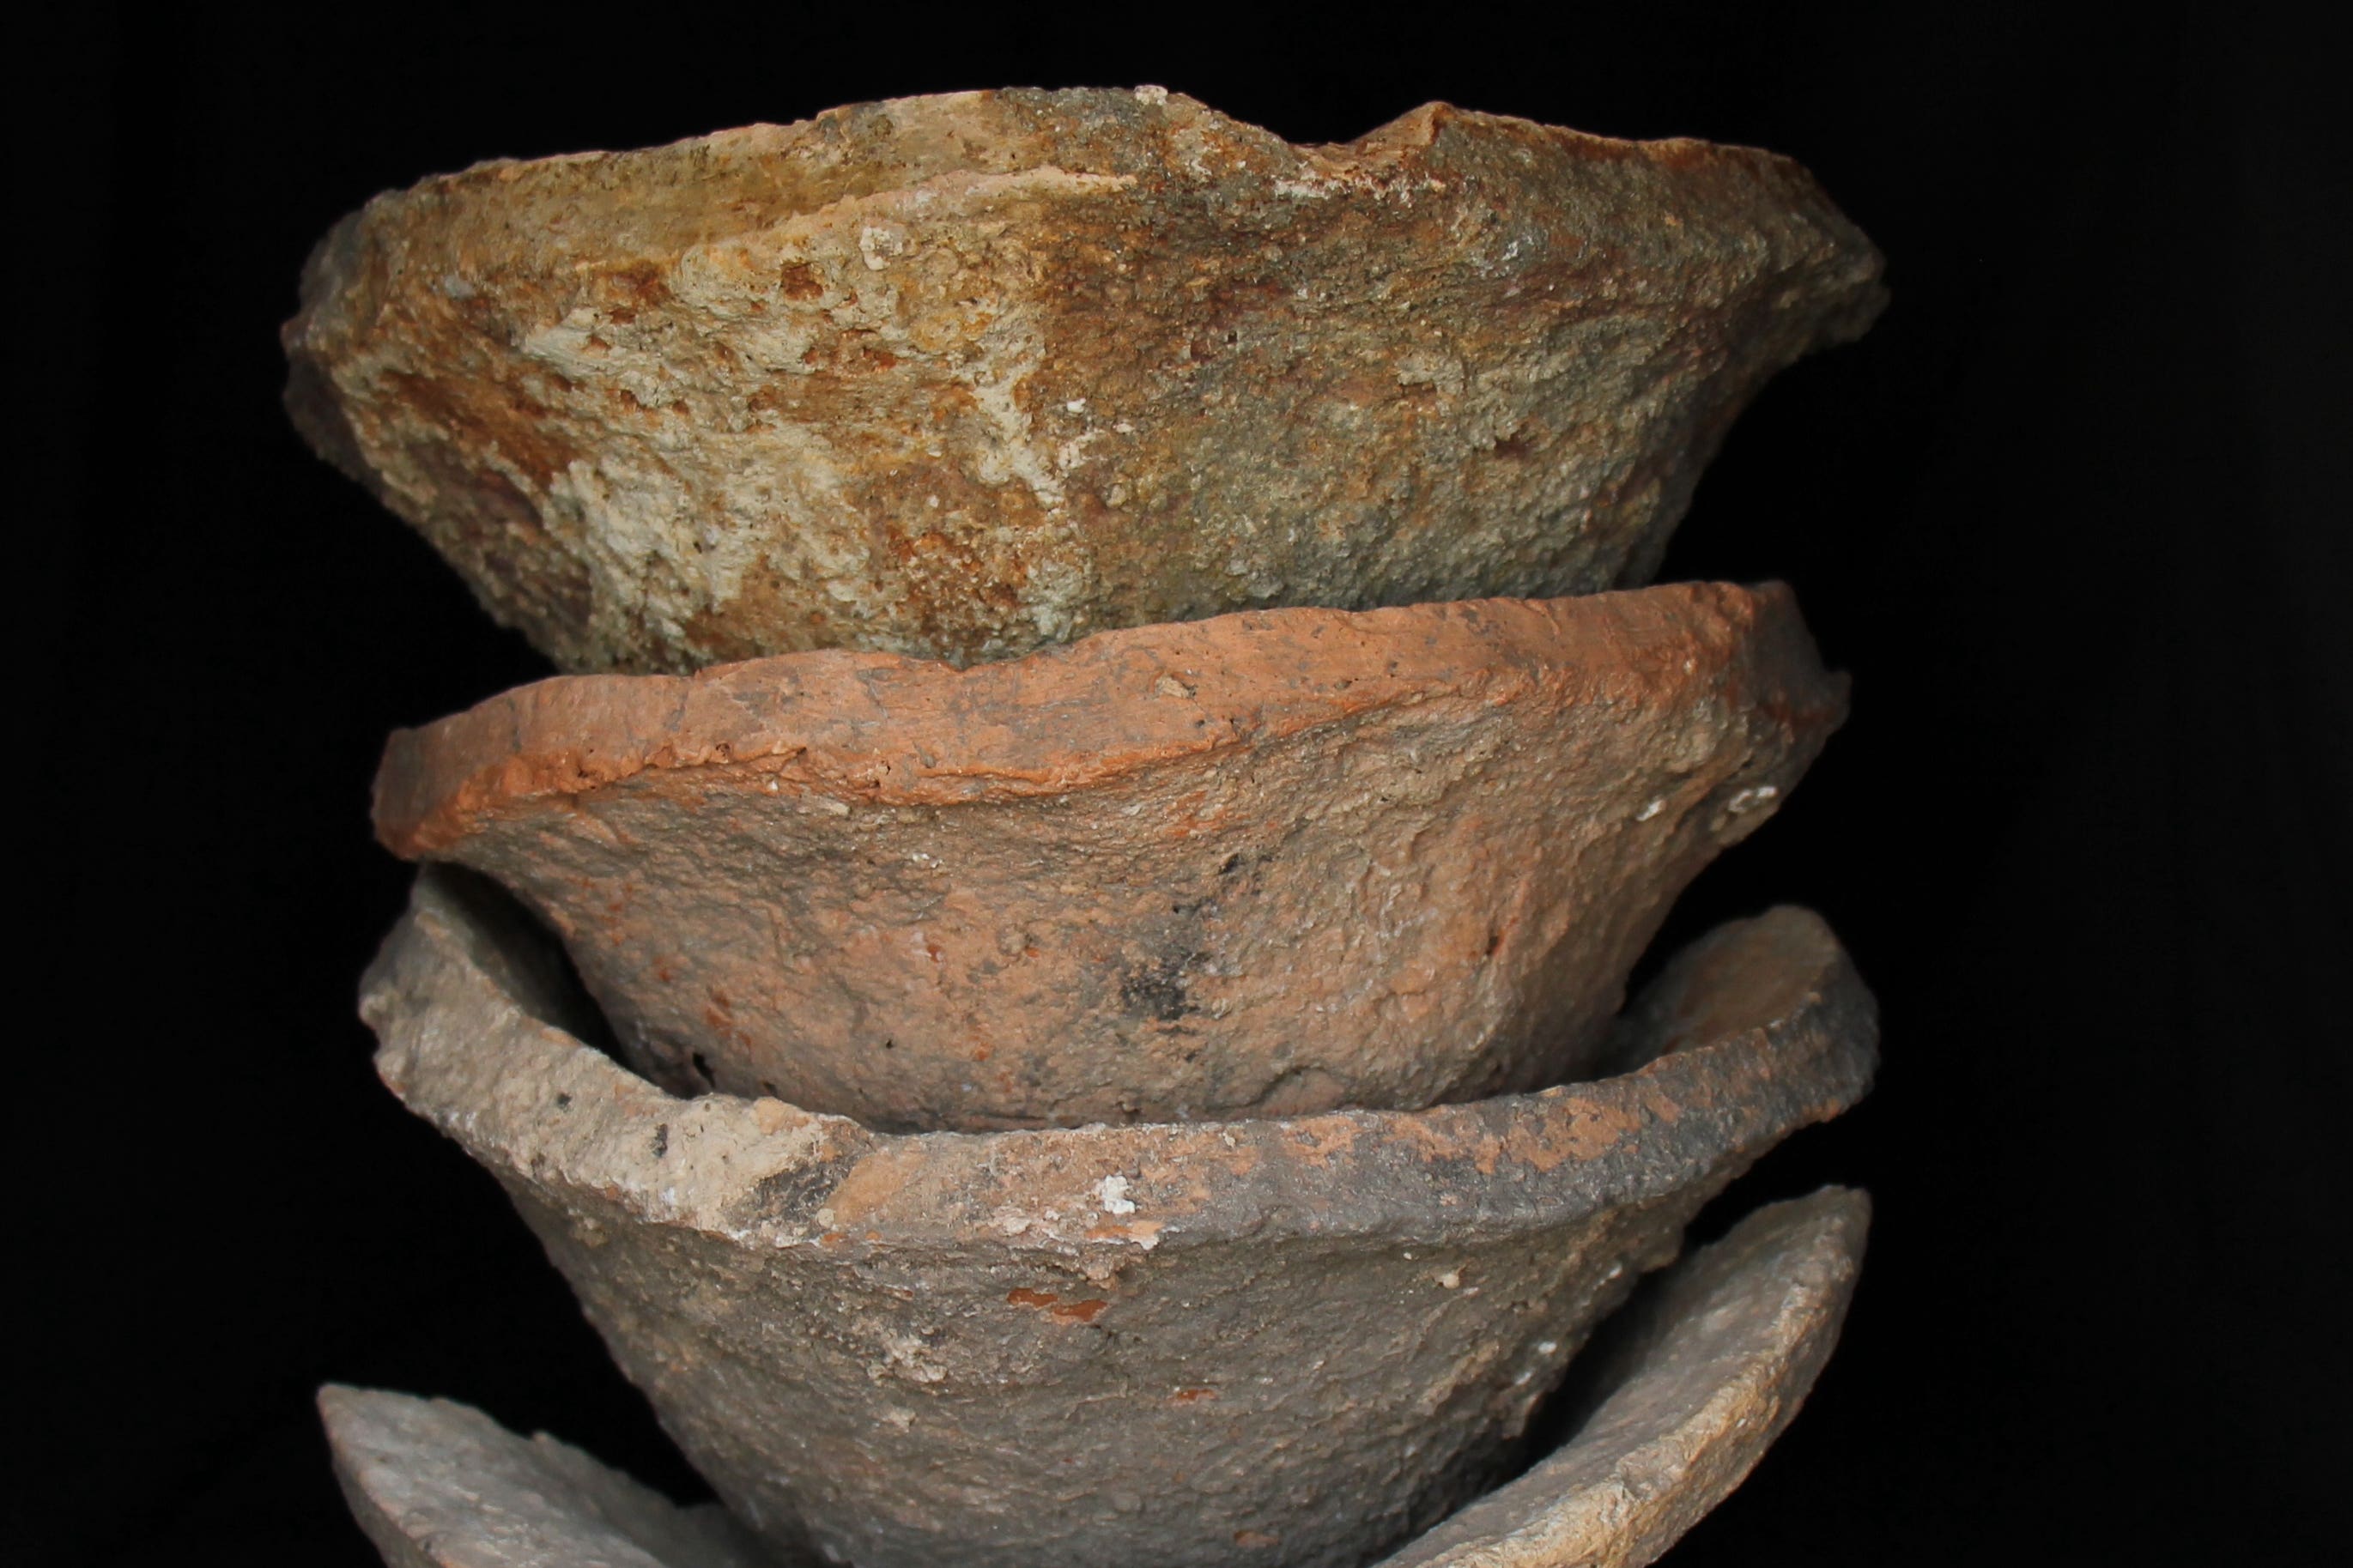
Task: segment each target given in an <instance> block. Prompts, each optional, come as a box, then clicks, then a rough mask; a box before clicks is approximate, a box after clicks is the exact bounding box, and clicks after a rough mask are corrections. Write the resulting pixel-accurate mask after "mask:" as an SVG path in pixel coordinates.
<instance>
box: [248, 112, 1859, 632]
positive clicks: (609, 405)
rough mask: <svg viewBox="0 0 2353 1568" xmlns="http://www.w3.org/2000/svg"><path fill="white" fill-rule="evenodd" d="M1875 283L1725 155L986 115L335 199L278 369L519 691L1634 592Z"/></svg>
mask: <svg viewBox="0 0 2353 1568" xmlns="http://www.w3.org/2000/svg"><path fill="white" fill-rule="evenodd" d="M1879 270H1880V258H1879V256H1878V254H1877V252H1876V251H1874V250H1873V247H1872V246H1871V245H1870V243H1869V242H1868V241H1867V240H1866V239H1865V238H1864V237H1862V235H1861V234H1860V233H1859V232H1857V231H1856V229H1855V228H1854V226H1852V224H1850V223H1849V222H1847V220H1846V219H1845V218H1844V217H1842V216H1841V215H1840V214H1839V213H1838V211H1837V210H1836V209H1835V208H1834V207H1833V206H1832V205H1831V203H1830V201H1829V200H1828V198H1827V197H1825V196H1824V195H1823V194H1822V192H1821V190H1820V187H1819V186H1818V185H1817V184H1815V182H1814V180H1813V179H1812V177H1811V176H1810V175H1809V174H1806V172H1805V171H1804V170H1803V169H1801V168H1799V166H1798V165H1797V164H1795V163H1791V162H1789V161H1788V160H1787V159H1785V158H1780V157H1776V156H1774V155H1772V154H1770V153H1761V152H1757V151H1755V150H1752V149H1748V148H1740V147H1720V146H1713V145H1710V144H1708V143H1706V142H1694V141H1685V140H1675V141H1664V142H1619V141H1611V140H1609V139H1607V138H1604V137H1599V136H1588V135H1584V134H1580V133H1579V132H1573V131H1566V130H1560V129H1556V128H1553V127H1549V126H1544V125H1537V124H1533V123H1530V122H1529V121H1523V120H1514V119H1508V118H1504V117H1501V116H1496V115H1489V114H1479V113H1472V112H1469V111H1466V110H1460V109H1455V108H1452V107H1450V106H1448V105H1445V104H1430V105H1426V106H1424V107H1423V108H1420V109H1417V110H1412V111H1411V112H1409V113H1408V114H1406V115H1404V116H1402V117H1401V118H1399V119H1398V120H1397V121H1393V122H1391V123H1390V124H1388V125H1385V126H1383V127H1381V128H1380V129H1379V130H1377V131H1374V132H1370V133H1368V134H1366V135H1365V136H1363V137H1361V138H1359V139H1358V140H1356V141H1355V142H1348V143H1345V144H1344V145H1335V146H1293V145H1292V144H1290V143H1289V142H1284V141H1282V139H1281V138H1279V137H1276V136H1274V135H1272V134H1271V133H1270V132H1265V131H1262V130H1260V129H1258V128H1256V127H1254V126H1250V125H1245V124H1242V123H1240V121H1234V120H1230V119H1229V118H1227V117H1225V116H1224V115H1221V114H1219V113H1217V112H1215V111H1214V110H1209V109H1208V108H1206V107H1204V106H1203V105H1201V104H1199V103H1197V102H1195V101H1194V100H1191V99H1188V98H1185V97H1183V96H1181V95H1179V94H1174V93H1168V92H1164V91H1161V90H1158V89H1137V90H1134V91H1124V90H1102V89H1082V90H1073V91H1063V92H1037V91H1026V90H1008V91H1001V92H967V93H956V94H951V95H947V96H944V97H934V98H913V99H902V100H894V101H891V102H884V103H870V104H862V105H859V106H857V107H854V108H847V109H839V110H831V111H829V112H828V113H825V114H821V115H819V116H818V117H817V118H816V119H814V120H810V121H804V122H801V123H798V124H794V125H785V126H773V125H757V126H751V127H748V128H745V129H743V130H737V131H725V132H719V133H717V134H715V135H711V136H705V137H702V138H698V139H696V140H693V141H690V142H679V143H677V144H675V145H672V146H667V147H658V148H652V149H649V150H646V151H641V152H631V153H580V154H575V155H572V156H566V157H557V158H546V159H541V160H538V161H536V162H532V163H514V162H501V163H483V164H480V165H478V166H477V167H474V168H471V169H469V170H467V171H465V172H464V173H462V174H449V175H444V176H440V177H438V178H434V179H429V180H427V181H425V182H424V183H422V184H418V185H417V186H415V187H413V188H411V189H409V190H406V191H400V192H394V193H388V194H386V195H379V196H377V197H376V198H375V200H373V201H371V202H370V203H368V204H367V205H366V206H365V207H364V209H362V210H361V211H359V212H358V213H355V214H353V216H350V217H348V218H346V219H345V220H344V221H343V223H342V224H341V225H339V226H337V227H336V228H335V229H334V230H333V231H332V233H331V234H329V235H328V236H327V237H326V238H325V239H324V240H323V241H322V243H321V244H320V246H319V247H318V249H317V251H316V252H315V253H314V255H313V256H312V257H311V261H310V264H309V266H308V267H307V268H306V269H305V272H304V275H303V282H302V300H301V310H300V312H299V313H298V314H297V315H296V316H295V317H294V319H293V320H292V321H290V322H288V323H287V325H286V328H285V331H284V334H283V335H284V342H285V347H286V353H287V355H288V359H289V362H290V369H291V375H290V383H289V386H288V405H289V407H290V411H291V413H292V415H293V416H294V419H295V421H296V423H297V424H298V425H299V426H301V430H302V431H303V433H304V435H305V436H306V437H308V438H309V440H310V441H311V445H312V446H313V447H316V448H317V449H318V450H319V451H320V452H321V453H322V454H323V455H325V456H326V457H328V458H331V459H332V461H334V462H335V463H336V464H338V465H339V466H340V467H342V468H344V469H345V470H346V471H348V472H349V473H351V474H352V475H353V476H354V477H355V478H357V479H360V480H362V481H363V482H364V483H365V484H366V485H367V486H368V487H369V488H370V489H372V490H373V491H374V492H375V495H377V496H378V497H379V498H380V499H381V500H383V501H384V502H385V504H386V505H388V506H390V507H391V508H392V509H393V510H395V511H396V512H398V513H399V514H400V515H401V516H402V517H404V518H406V520H407V521H409V522H411V523H412V524H414V525H415V526H416V527H417V529H418V530H419V531H421V532H422V533H423V534H424V535H425V537H426V538H427V539H428V540H430V541H431V542H432V543H433V544H434V546H435V547H436V548H437V549H438V550H439V551H440V552H441V553H442V554H443V555H444V556H445V557H447V558H448V560H449V561H450V562H451V563H452V564H453V565H455V566H456V567H457V569H458V570H459V572H460V573H461V574H464V576H465V577H466V579H467V581H468V582H469V583H470V584H472V586H473V588H474V590H475V593H476V594H477V595H478V596H479V597H480V600H481V601H482V603H483V604H484V605H486V606H487V607H488V608H489V609H490V610H491V613H492V614H493V615H495V616H498V617H499V618H500V619H501V621H503V622H505V623H507V624H509V625H512V626H518V627H520V628H521V629H522V631H523V632H524V633H525V634H526V635H527V636H528V637H531V638H532V640H533V642H534V643H536V644H537V645H538V646H539V647H542V648H543V649H544V650H545V651H546V652H547V653H548V654H549V655H550V656H551V657H552V658H554V660H555V661H556V663H557V664H558V665H559V666H560V667H562V668H566V669H570V670H575V671H583V670H601V669H629V670H665V669H667V670H680V669H689V668H699V667H701V666H703V665H707V664H711V663H713V662H720V661H725V660H733V659H742V658H754V657H758V656H762V655H767V654H776V653H788V652H794V651H797V650H801V649H806V648H812V647H859V648H871V649H882V650H887V651H892V652H900V653H908V654H917V655H923V656H929V657H936V658H945V659H949V660H951V661H953V662H955V663H965V662H970V661H973V660H977V659H987V658H1002V657H1006V656H1008V655H1012V654H1018V653H1020V652H1022V651H1024V650H1027V649H1029V648H1032V647H1039V646H1041V645H1044V644H1047V643H1052V642H1061V641H1067V640H1070V639H1072V638H1075V637H1080V636H1083V635H1084V634H1086V633H1088V632H1091V631H1097V630H1101V629H1103V628H1106V627H1113V626H1138V625H1146V624H1151V623H1155V622H1164V621H1174V620H1188V619H1195V618H1198V617H1201V616H1210V615H1216V614H1219V613H1222V612H1225V611H1228V610H1234V609H1243V608H1250V607H1252V606H1261V605H1333V606H1338V607H1343V608H1362V607H1367V606H1372V605H1398V604H1417V603H1424V602H1430V601H1436V600H1444V599H1465V598H1480V597H1487V596H1491V595H1514V596H1549V595H1565V594H1573V593H1587V592H1592V591H1595V590H1599V589H1604V588H1609V587H1618V586H1628V585H1633V584H1641V583H1643V582H1646V581H1648V580H1649V577H1650V575H1651V573H1652V572H1653V571H1655V570H1656V567H1657V564H1658V561H1659V558H1660V555H1661V553H1662V551H1663V550H1664V549H1665V545H1666V540H1667V536H1668V534H1669V532H1670V531H1672V528H1673V526H1674V524H1675V522H1676V521H1678V520H1679V519H1680V518H1681V516H1682V515H1683V510H1684V509H1685V506H1686V505H1687V503H1688V502H1689V500H1690V498H1691V494H1692V489H1693V486H1694V484H1695V483H1696V481H1697V479H1698V477H1699V474H1700V471H1701V469H1702V468H1703V467H1704V465H1705V463H1706V461H1707V459H1708V458H1710V457H1711V456H1712V455H1713V453H1714V452H1715V448H1716V446H1717V444H1718V442H1719V441H1720V439H1721V437H1722V436H1723V434H1724V432H1725V428H1726V426H1728V425H1729V424H1730V422H1731V421H1732V419H1733V418H1734V417H1735V416H1736V414H1737V413H1738V412H1739V410H1740V408H1741V407H1742V406H1743V405H1745V404H1746V402H1747V400H1748V399H1749V398H1750V397H1751V395H1754V394H1755V392H1756V391H1757V388H1758V386H1759V385H1761V384H1763V383H1764V381H1765V380H1766V379H1767V378H1768V377H1769V376H1770V375H1771V374H1773V373H1774V372H1776V371H1778V369H1780V368H1781V367H1782V366H1784V365H1786V364H1788V363H1789V362H1791V361H1793V360H1795V359H1797V358H1798V357H1799V356H1800V355H1802V354H1804V353H1807V352H1809V351H1810V350H1811V349H1814V348H1816V347H1819V346H1821V345H1823V344H1826V343H1831V342H1840V341H1842V340H1845V339H1848V338H1851V337H1853V336H1854V335H1856V334H1858V333H1859V332H1861V331H1862V330H1863V329H1864V328H1865V327H1866V326H1867V325H1868V324H1869V322H1870V321H1871V320H1872V318H1873V316H1874V315H1875V314H1876V313H1877V311H1878V310H1879V308H1880V305H1881V302H1882V299H1883V291H1882V289H1880V287H1879V283H1878V275H1879Z"/></svg>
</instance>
